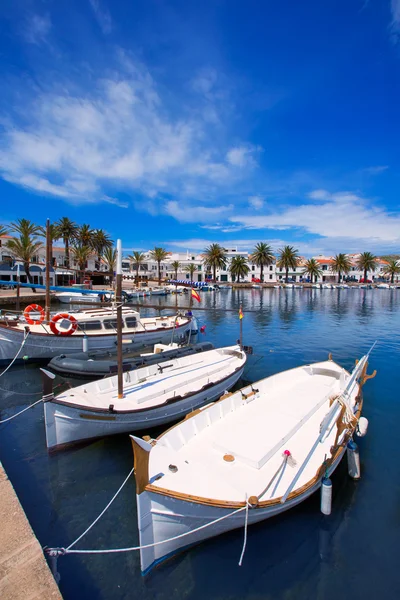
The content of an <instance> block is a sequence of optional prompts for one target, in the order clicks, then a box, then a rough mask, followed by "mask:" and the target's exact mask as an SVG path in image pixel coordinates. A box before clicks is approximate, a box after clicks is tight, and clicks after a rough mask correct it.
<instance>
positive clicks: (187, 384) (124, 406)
mask: <svg viewBox="0 0 400 600" xmlns="http://www.w3.org/2000/svg"><path fill="white" fill-rule="evenodd" d="M244 362H245V357H244V355H243V354H242V353H241V352H240V349H239V346H233V347H231V348H222V349H216V350H209V351H206V352H204V353H202V354H197V355H189V356H185V357H182V358H177V359H172V360H170V361H167V362H165V363H164V362H161V364H159V365H158V364H155V365H150V366H148V367H143V368H140V369H137V370H134V371H128V372H126V373H124V375H123V377H124V398H122V399H118V394H117V376H113V377H107V378H106V379H100V380H99V381H94V382H92V383H88V384H85V385H82V386H79V387H76V388H73V389H72V390H68V392H65V393H63V394H59V395H58V396H57V397H56V398H55V402H59V403H62V404H68V405H73V406H79V407H81V408H87V409H88V410H90V409H91V410H96V409H97V410H108V408H109V406H110V404H113V405H114V411H115V412H125V411H134V410H138V409H140V410H143V409H147V408H153V407H155V406H159V405H162V404H164V403H166V402H167V400H170V399H175V398H176V399H178V398H180V397H183V396H185V395H188V394H190V393H194V392H196V391H199V390H201V389H202V388H203V387H205V386H207V385H210V384H213V383H215V382H216V381H221V380H222V379H224V378H225V377H228V376H229V375H231V374H232V372H233V371H234V370H235V368H239V367H240V366H241V365H242V364H244Z"/></svg>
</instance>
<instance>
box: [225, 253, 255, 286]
mask: <svg viewBox="0 0 400 600" xmlns="http://www.w3.org/2000/svg"><path fill="white" fill-rule="evenodd" d="M249 271H250V267H249V265H248V264H247V260H246V259H245V257H244V256H239V255H238V256H234V257H233V258H232V260H231V263H230V265H229V272H230V274H231V276H232V279H237V280H238V282H240V279H241V278H242V277H246V276H247V275H248V273H249Z"/></svg>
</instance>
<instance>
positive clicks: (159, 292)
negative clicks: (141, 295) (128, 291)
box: [150, 288, 168, 296]
mask: <svg viewBox="0 0 400 600" xmlns="http://www.w3.org/2000/svg"><path fill="white" fill-rule="evenodd" d="M167 295H168V291H167V290H166V288H150V296H167Z"/></svg>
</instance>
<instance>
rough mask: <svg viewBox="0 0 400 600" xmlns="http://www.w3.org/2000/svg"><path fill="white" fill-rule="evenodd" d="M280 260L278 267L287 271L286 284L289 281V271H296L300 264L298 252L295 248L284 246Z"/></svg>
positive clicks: (280, 253) (280, 251) (280, 252)
mask: <svg viewBox="0 0 400 600" xmlns="http://www.w3.org/2000/svg"><path fill="white" fill-rule="evenodd" d="M278 252H279V258H278V260H277V263H276V264H277V266H278V267H280V268H282V269H285V272H286V275H285V282H286V283H287V282H288V279H289V269H293V270H294V269H295V268H296V267H297V265H298V262H299V255H298V250H297V249H296V248H293V246H284V247H283V248H281V249H280V250H279V251H278Z"/></svg>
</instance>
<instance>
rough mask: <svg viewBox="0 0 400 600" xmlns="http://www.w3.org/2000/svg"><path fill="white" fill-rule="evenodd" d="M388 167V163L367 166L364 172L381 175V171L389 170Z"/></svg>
mask: <svg viewBox="0 0 400 600" xmlns="http://www.w3.org/2000/svg"><path fill="white" fill-rule="evenodd" d="M388 168H389V166H388V165H377V166H376V167H366V168H365V169H363V172H364V173H366V174H367V175H380V174H381V173H384V172H385V171H387V170H388Z"/></svg>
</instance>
